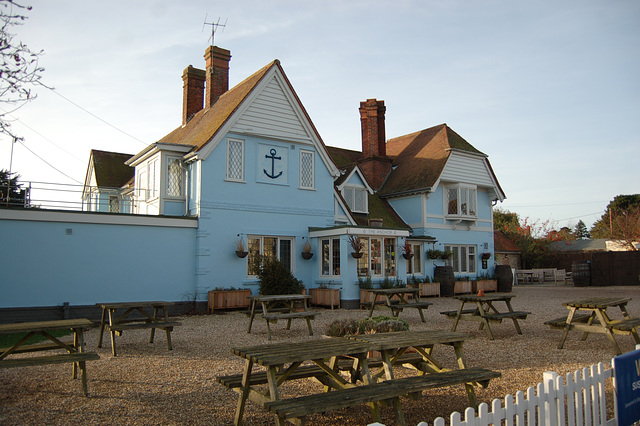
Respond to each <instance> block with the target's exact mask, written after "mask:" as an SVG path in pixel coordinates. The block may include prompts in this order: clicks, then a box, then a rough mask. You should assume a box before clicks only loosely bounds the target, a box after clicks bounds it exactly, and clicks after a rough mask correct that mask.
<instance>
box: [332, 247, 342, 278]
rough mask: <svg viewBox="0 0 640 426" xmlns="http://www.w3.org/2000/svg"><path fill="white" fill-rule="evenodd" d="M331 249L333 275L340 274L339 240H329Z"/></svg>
mask: <svg viewBox="0 0 640 426" xmlns="http://www.w3.org/2000/svg"><path fill="white" fill-rule="evenodd" d="M331 243H332V244H331V245H332V247H331V249H332V254H333V255H332V263H331V267H332V269H333V275H340V240H339V239H337V238H334V239H333V240H332V241H331Z"/></svg>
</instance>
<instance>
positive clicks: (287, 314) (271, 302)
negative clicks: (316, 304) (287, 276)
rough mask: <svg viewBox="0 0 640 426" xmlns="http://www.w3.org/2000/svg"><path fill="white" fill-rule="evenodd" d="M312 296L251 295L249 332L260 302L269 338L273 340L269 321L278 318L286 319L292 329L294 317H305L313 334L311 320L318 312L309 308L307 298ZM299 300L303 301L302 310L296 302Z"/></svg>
mask: <svg viewBox="0 0 640 426" xmlns="http://www.w3.org/2000/svg"><path fill="white" fill-rule="evenodd" d="M310 298H311V296H309V295H306V294H271V295H259V296H251V297H249V299H250V300H251V311H250V313H249V328H248V329H247V333H251V327H252V325H253V319H254V318H255V315H256V308H257V306H258V304H260V305H261V307H262V317H263V318H264V319H265V321H266V322H267V336H268V337H269V340H271V327H270V325H269V323H270V322H271V321H274V320H278V319H286V320H287V330H290V329H291V320H292V319H294V318H304V319H305V320H306V321H307V328H308V329H309V336H313V329H312V328H311V320H312V319H315V316H316V315H318V312H315V311H308V310H307V300H308V299H310ZM298 302H302V303H301V305H302V310H301V311H297V310H296V303H298Z"/></svg>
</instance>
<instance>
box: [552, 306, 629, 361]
mask: <svg viewBox="0 0 640 426" xmlns="http://www.w3.org/2000/svg"><path fill="white" fill-rule="evenodd" d="M630 300H631V299H630V298H626V297H623V298H620V297H591V298H588V299H582V300H575V301H572V302H565V303H563V304H562V305H563V306H566V307H567V308H568V309H569V312H568V314H567V316H566V317H560V318H556V319H554V320H550V321H547V322H545V324H547V325H549V326H550V327H551V328H559V329H563V330H564V333H563V334H562V339H561V340H560V344H559V345H558V349H562V348H563V347H564V343H565V341H566V340H567V336H568V335H569V331H571V330H575V331H582V332H583V335H582V340H586V339H587V337H588V336H589V333H601V334H605V335H606V336H607V338H608V339H609V341H610V342H611V344H612V345H613V347H614V350H615V352H616V354H617V355H620V354H621V353H622V351H621V350H620V346H619V345H618V342H617V341H616V339H615V335H616V334H622V335H632V336H633V338H634V339H635V341H636V344H640V337H639V336H638V332H637V330H636V327H639V326H640V318H632V317H631V316H630V315H629V312H628V311H627V303H629V301H630ZM616 307H617V308H618V309H620V312H621V313H622V317H623V318H622V319H612V318H611V317H610V316H609V313H607V309H608V308H616Z"/></svg>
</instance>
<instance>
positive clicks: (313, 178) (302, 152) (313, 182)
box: [300, 149, 316, 189]
mask: <svg viewBox="0 0 640 426" xmlns="http://www.w3.org/2000/svg"><path fill="white" fill-rule="evenodd" d="M304 155H309V156H311V171H310V172H309V174H310V175H311V176H310V180H311V186H304V185H303V184H302V182H303V180H305V179H303V174H304V173H305V172H308V171H307V170H303V167H302V157H303V156H304ZM315 187H316V156H315V152H313V151H307V150H306V149H301V150H300V189H315Z"/></svg>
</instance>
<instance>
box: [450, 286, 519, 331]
mask: <svg viewBox="0 0 640 426" xmlns="http://www.w3.org/2000/svg"><path fill="white" fill-rule="evenodd" d="M514 297H516V295H515V294H512V293H491V294H486V295H483V296H478V295H475V294H465V295H460V296H454V299H458V301H459V302H460V306H459V308H458V310H457V311H445V312H441V314H443V315H447V316H449V317H453V318H454V319H455V321H454V323H453V327H452V328H451V331H456V329H457V328H458V323H459V322H460V321H476V322H480V330H482V328H483V327H485V326H486V327H487V332H488V333H489V338H490V339H491V340H494V337H493V331H492V330H491V325H490V324H489V323H491V322H494V323H501V322H502V320H503V319H511V320H512V321H513V325H514V327H515V328H516V331H517V333H518V334H522V330H521V329H520V324H518V319H527V315H529V314H530V313H531V312H523V311H514V310H513V308H512V307H511V299H513V298H514ZM496 302H504V303H505V305H506V307H507V310H506V311H503V312H501V311H499V310H498V309H497V308H496V306H495V303H496ZM467 303H471V304H475V306H476V307H475V308H473V309H464V305H465V304H467Z"/></svg>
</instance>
